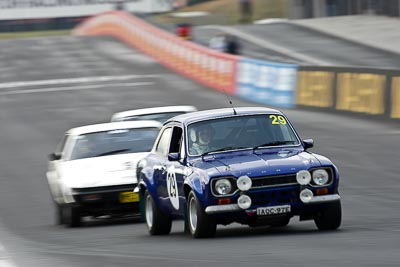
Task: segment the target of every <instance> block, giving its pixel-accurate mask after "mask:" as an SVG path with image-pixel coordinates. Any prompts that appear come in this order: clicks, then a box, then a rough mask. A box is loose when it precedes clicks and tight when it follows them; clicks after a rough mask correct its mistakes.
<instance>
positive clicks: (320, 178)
mask: <svg viewBox="0 0 400 267" xmlns="http://www.w3.org/2000/svg"><path fill="white" fill-rule="evenodd" d="M312 179H313V181H314V183H315V184H316V185H325V184H326V183H328V181H329V174H328V172H327V171H326V170H324V169H318V170H315V171H313V174H312Z"/></svg>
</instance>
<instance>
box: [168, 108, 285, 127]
mask: <svg viewBox="0 0 400 267" xmlns="http://www.w3.org/2000/svg"><path fill="white" fill-rule="evenodd" d="M235 110H236V113H237V115H238V116H241V115H253V114H282V112H280V111H279V110H276V109H270V108H263V107H237V108H235ZM227 116H234V112H233V109H232V108H222V109H210V110H204V111H197V112H191V113H186V114H182V115H179V116H176V117H173V118H171V119H169V120H168V121H167V122H165V123H168V122H171V121H176V122H180V123H183V124H189V123H191V122H195V121H201V120H208V119H215V118H220V117H227ZM165 123H164V124H165Z"/></svg>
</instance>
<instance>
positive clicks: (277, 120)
mask: <svg viewBox="0 0 400 267" xmlns="http://www.w3.org/2000/svg"><path fill="white" fill-rule="evenodd" d="M269 118H270V119H271V120H272V121H271V124H283V125H285V124H286V119H285V117H283V116H281V115H278V116H276V115H269Z"/></svg>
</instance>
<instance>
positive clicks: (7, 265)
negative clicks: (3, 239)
mask: <svg viewBox="0 0 400 267" xmlns="http://www.w3.org/2000/svg"><path fill="white" fill-rule="evenodd" d="M0 267H16V265H15V264H14V263H13V262H12V261H11V259H10V257H9V256H8V255H7V251H6V249H5V247H4V246H3V245H2V244H1V243H0Z"/></svg>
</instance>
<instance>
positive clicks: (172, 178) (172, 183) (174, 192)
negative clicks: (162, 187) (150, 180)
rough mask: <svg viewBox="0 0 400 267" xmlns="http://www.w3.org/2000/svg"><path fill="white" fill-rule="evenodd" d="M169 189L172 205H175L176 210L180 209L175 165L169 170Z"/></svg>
mask: <svg viewBox="0 0 400 267" xmlns="http://www.w3.org/2000/svg"><path fill="white" fill-rule="evenodd" d="M167 190H168V197H169V200H170V201H171V204H172V207H174V209H176V210H179V195H178V183H177V182H176V174H175V167H174V166H171V168H169V169H168V172H167Z"/></svg>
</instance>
